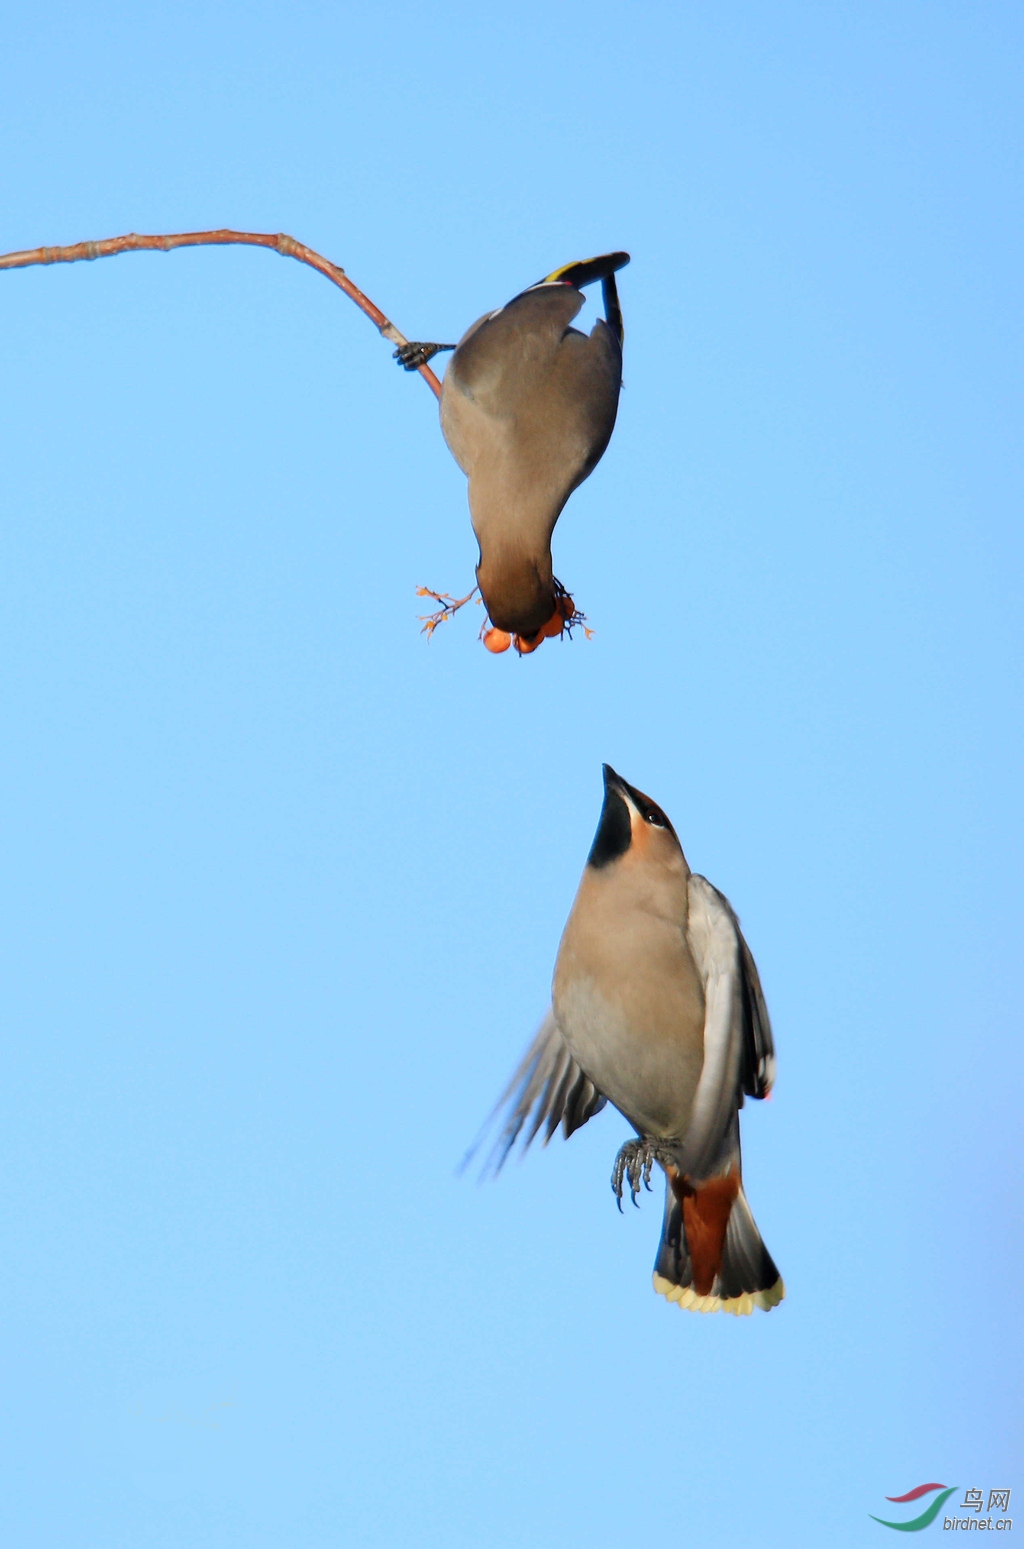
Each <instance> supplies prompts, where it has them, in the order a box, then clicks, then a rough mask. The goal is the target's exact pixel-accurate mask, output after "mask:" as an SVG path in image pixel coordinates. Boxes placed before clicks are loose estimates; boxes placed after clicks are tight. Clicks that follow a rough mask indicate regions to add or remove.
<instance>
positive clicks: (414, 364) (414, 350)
mask: <svg viewBox="0 0 1024 1549" xmlns="http://www.w3.org/2000/svg"><path fill="white" fill-rule="evenodd" d="M454 348H455V345H454V344H421V343H418V342H416V341H415V340H411V341H410V342H409V343H408V344H400V345H399V346H398V348H397V350H396V351H395V359H396V360H397V361H398V364H399V365H400V366H404V367H405V369H406V371H418V370H419V369H420V367H421V366H425V365H426V364H427V361H428V360H433V358H434V356H435V355H438V354H440V353H441V351H442V350H453V349H454Z"/></svg>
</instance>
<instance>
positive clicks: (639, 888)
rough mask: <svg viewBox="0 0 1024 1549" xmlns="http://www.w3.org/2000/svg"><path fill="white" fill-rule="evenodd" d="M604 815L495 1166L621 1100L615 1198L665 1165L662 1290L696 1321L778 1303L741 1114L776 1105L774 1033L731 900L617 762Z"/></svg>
mask: <svg viewBox="0 0 1024 1549" xmlns="http://www.w3.org/2000/svg"><path fill="white" fill-rule="evenodd" d="M604 787H605V793H604V806H603V809H602V812H601V820H600V823H599V824H598V829H597V834H596V836H595V838H594V843H593V847H592V849H591V851H590V855H589V857H588V860H587V864H586V867H585V868H584V872H583V877H582V880H581V882H580V885H579V890H578V892H577V894H576V900H575V903H574V904H573V907H572V912H571V913H570V915H569V919H568V922H567V924H566V927H565V931H564V933H563V935H562V942H561V946H560V947H559V950H558V959H557V962H556V964H555V974H554V984H553V989H552V1004H551V1010H550V1011H549V1013H548V1015H547V1017H546V1019H545V1021H544V1022H543V1024H542V1026H541V1029H540V1031H539V1033H538V1034H537V1037H536V1039H535V1040H534V1043H533V1045H532V1047H531V1048H530V1050H529V1051H528V1053H527V1055H526V1058H525V1059H524V1060H523V1062H522V1064H521V1065H520V1067H519V1069H518V1070H517V1071H516V1073H515V1075H514V1076H513V1078H512V1081H511V1082H510V1084H509V1086H508V1088H507V1090H506V1091H505V1093H504V1095H503V1097H502V1098H501V1101H500V1102H499V1105H498V1107H499V1109H501V1108H503V1107H505V1105H507V1109H506V1120H505V1124H504V1128H503V1131H502V1134H501V1136H500V1139H499V1141H498V1146H497V1148H496V1152H495V1162H496V1167H497V1168H500V1166H501V1164H502V1162H504V1160H505V1158H506V1156H507V1155H508V1153H509V1151H510V1150H511V1148H512V1146H513V1145H514V1144H515V1141H516V1139H517V1138H518V1136H519V1134H520V1132H521V1131H522V1129H523V1127H524V1126H526V1125H528V1126H529V1127H528V1129H527V1133H526V1142H525V1143H526V1145H529V1144H530V1142H531V1141H532V1140H533V1139H534V1137H535V1136H536V1135H537V1134H538V1132H539V1131H540V1130H541V1129H543V1130H544V1131H545V1134H544V1143H545V1144H547V1141H548V1140H550V1139H551V1136H552V1135H553V1134H554V1132H555V1130H556V1129H557V1128H558V1126H559V1124H561V1125H562V1128H563V1130H564V1132H565V1136H566V1138H568V1137H569V1136H570V1135H571V1134H572V1133H573V1131H574V1130H576V1129H579V1128H580V1126H581V1125H583V1124H585V1123H586V1122H587V1120H588V1119H589V1118H591V1117H592V1116H593V1115H594V1114H595V1113H597V1112H599V1110H600V1109H601V1108H603V1107H604V1105H605V1102H606V1101H609V1102H611V1103H612V1104H613V1105H614V1106H615V1107H616V1108H617V1109H618V1110H619V1112H620V1113H621V1114H623V1116H624V1117H625V1118H626V1119H628V1121H629V1123H630V1124H632V1126H633V1128H634V1129H635V1130H636V1132H637V1136H638V1137H639V1138H638V1139H636V1140H630V1141H627V1142H626V1144H625V1145H624V1146H623V1147H622V1149H621V1150H620V1151H619V1154H618V1156H617V1157H616V1160H615V1168H614V1171H613V1173H612V1188H613V1190H614V1192H615V1195H616V1197H617V1199H618V1201H619V1208H620V1209H621V1202H622V1191H623V1183H624V1182H625V1183H627V1184H628V1186H629V1190H630V1194H631V1196H632V1199H633V1203H634V1204H635V1203H636V1199H637V1195H638V1194H639V1191H640V1185H641V1182H643V1183H644V1184H646V1185H647V1186H648V1187H649V1186H650V1175H651V1169H652V1166H653V1165H654V1163H657V1164H658V1165H659V1167H661V1169H662V1170H663V1172H664V1173H665V1179H666V1185H665V1218H664V1226H663V1230H662V1236H661V1242H660V1244H659V1247H658V1256H657V1259H656V1261H655V1266H654V1288H655V1290H656V1291H658V1292H660V1293H661V1295H662V1296H666V1297H667V1298H668V1299H669V1301H673V1302H678V1303H679V1304H680V1306H682V1307H689V1308H692V1309H694V1310H695V1311H697V1312H719V1311H721V1312H732V1313H749V1312H752V1311H753V1309H754V1308H755V1307H763V1308H765V1309H766V1310H767V1309H769V1308H771V1307H774V1306H776V1305H777V1304H778V1303H779V1302H780V1301H781V1300H782V1297H783V1294H784V1288H783V1284H782V1280H781V1278H780V1275H779V1272H778V1270H777V1269H776V1267H775V1264H774V1262H773V1260H772V1257H771V1255H770V1254H769V1252H768V1250H767V1248H766V1247H765V1245H764V1243H763V1242H762V1241H761V1236H760V1233H759V1232H758V1229H757V1227H756V1225H755V1224H754V1218H753V1216H752V1215H751V1212H750V1206H749V1205H748V1204H747V1197H746V1195H745V1194H744V1192H743V1180H742V1176H741V1168H740V1127H739V1110H740V1109H741V1108H742V1106H743V1099H744V1096H745V1095H746V1096H749V1097H767V1095H768V1093H769V1091H770V1090H771V1085H772V1081H773V1078H774V1072H775V1056H774V1050H773V1045H772V1033H771V1026H770V1024H769V1021H768V1012H767V1009H766V1007H765V1003H764V996H763V994H762V992H761V984H760V981H759V979H758V975H757V969H756V968H755V966H754V960H753V958H752V957H751V955H750V949H749V947H748V946H747V943H746V942H745V941H744V939H743V935H742V933H741V931H740V927H739V922H738V920H737V918H736V916H735V914H734V913H733V911H732V908H731V906H730V904H729V902H728V900H727V899H726V898H724V897H723V895H722V894H721V893H719V892H718V890H717V889H716V888H714V887H712V886H711V883H710V882H708V881H707V880H706V879H705V878H704V877H701V876H698V875H696V874H695V873H694V872H691V870H690V868H689V866H688V865H687V863H686V857H685V856H684V855H683V851H682V847H681V846H680V843H679V840H678V839H677V837H676V833H675V830H674V829H673V827H672V824H671V823H670V822H669V820H668V818H667V817H666V816H665V814H664V812H662V810H661V808H660V807H658V806H656V805H655V803H654V802H653V801H651V800H650V798H649V797H647V796H644V795H643V793H642V792H640V791H638V790H635V789H634V788H633V786H631V785H627V784H626V782H625V780H622V779H620V777H619V776H618V775H617V774H616V773H615V771H614V770H613V769H611V768H609V766H608V765H607V764H606V765H605V767H604Z"/></svg>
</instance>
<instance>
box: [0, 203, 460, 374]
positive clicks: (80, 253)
mask: <svg viewBox="0 0 1024 1549" xmlns="http://www.w3.org/2000/svg"><path fill="white" fill-rule="evenodd" d="M230 243H242V244H244V245H245V246H246V247H270V248H273V249H274V251H275V253H280V254H281V255H282V256H283V257H284V258H297V259H298V260H299V262H300V263H303V264H308V265H309V267H310V268H311V269H315V270H316V271H317V273H318V274H323V275H325V276H326V277H327V279H329V280H333V282H334V284H335V285H337V286H339V287H340V288H341V289H342V290H343V291H344V292H345V294H346V296H348V297H349V298H350V300H352V301H354V302H355V304H356V306H357V307H359V308H360V310H361V311H363V312H365V313H366V315H367V317H368V318H369V319H370V321H371V322H372V323H374V324H375V325H376V327H377V329H378V330H379V332H380V333H381V334H383V336H384V338H385V339H388V340H390V342H391V343H392V344H395V345H399V344H407V343H408V342H409V341H408V340H407V339H406V337H405V335H404V334H401V333H399V331H398V329H397V328H396V327H395V325H394V323H392V322H391V321H390V319H388V318H386V317H385V316H384V313H383V312H382V311H381V310H380V308H379V307H376V306H374V304H373V302H372V301H371V300H370V298H369V296H364V295H363V293H362V291H361V290H360V289H359V287H358V286H357V285H353V283H352V281H351V280H350V279H349V277H348V275H347V274H346V273H345V271H344V269H342V268H340V267H339V266H338V265H337V264H332V263H331V261H330V259H329V258H323V257H321V255H320V254H319V253H314V251H313V249H312V248H311V247H306V246H305V245H304V244H303V243H302V242H296V240H295V238H294V237H289V236H286V235H285V233H284V232H283V231H279V232H274V233H267V232H260V231H228V230H221V231H179V232H175V233H173V234H172V235H170V236H164V237H144V236H140V235H139V233H138V232H135V231H130V232H129V233H128V234H127V236H124V237H107V238H106V239H105V240H104V241H102V242H76V243H74V245H73V246H71V247H34V248H29V249H27V250H26V251H25V252H22V253H4V254H2V255H0V269H26V268H28V266H29V265H30V264H73V263H76V262H77V261H78V260H79V259H82V258H87V259H92V258H111V257H113V256H114V255H115V254H117V253H148V252H160V253H168V252H170V250H171V248H174V247H224V246H227V245H228V244H230ZM418 370H419V373H420V376H421V377H422V378H423V380H424V381H425V382H426V384H427V386H428V387H429V388H430V390H431V392H433V393H434V394H435V395H436V396H437V397H438V398H440V396H441V384H440V382H439V381H438V379H437V377H436V376H435V375H434V373H433V372H432V371H431V369H430V367H429V366H420V367H418Z"/></svg>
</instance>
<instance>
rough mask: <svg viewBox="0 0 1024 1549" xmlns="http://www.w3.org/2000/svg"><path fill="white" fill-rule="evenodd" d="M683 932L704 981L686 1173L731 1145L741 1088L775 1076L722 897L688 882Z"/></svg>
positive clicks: (744, 949) (755, 981)
mask: <svg viewBox="0 0 1024 1549" xmlns="http://www.w3.org/2000/svg"><path fill="white" fill-rule="evenodd" d="M688 891H689V914H688V919H687V927H686V935H687V942H688V944H689V947H690V951H691V953H692V955H693V959H694V962H695V963H696V964H697V969H698V972H699V973H700V976H701V979H702V981H703V984H704V1000H705V1014H704V1065H703V1068H702V1070H701V1076H700V1081H699V1082H698V1084H697V1091H696V1094H695V1096H694V1099H693V1108H692V1111H691V1115H690V1124H689V1127H688V1129H687V1132H686V1138H685V1160H684V1163H683V1166H684V1170H685V1171H686V1173H687V1174H688V1175H689V1176H690V1177H692V1178H695V1179H699V1178H702V1177H707V1176H708V1175H709V1174H710V1173H711V1172H713V1170H714V1169H715V1168H716V1167H717V1166H718V1165H719V1164H720V1161H721V1158H722V1156H723V1153H724V1151H725V1150H727V1149H728V1148H729V1146H730V1134H731V1133H732V1127H733V1118H734V1115H735V1114H736V1112H737V1110H738V1109H739V1108H741V1107H742V1106H743V1094H744V1093H745V1092H746V1093H749V1094H750V1096H752V1097H766V1096H767V1094H768V1092H769V1091H770V1090H771V1085H772V1081H773V1079H774V1075H775V1054H774V1049H773V1045H772V1032H771V1024H770V1022H769V1021H768V1010H767V1007H766V1006H765V1003H764V995H763V993H762V991H761V982H760V980H759V978H758V975H757V969H756V967H755V966H754V959H753V957H752V956H751V954H750V948H749V947H748V946H747V944H746V942H745V941H744V939H743V934H742V932H741V930H740V927H739V921H738V920H737V918H736V916H735V914H734V913H733V911H732V907H731V906H730V904H729V901H728V899H727V898H725V897H724V896H723V894H721V893H720V892H719V891H718V889H717V888H714V887H712V885H711V883H710V882H708V880H707V879H706V878H705V877H701V876H698V875H697V874H696V873H694V874H693V875H692V876H691V877H690V881H689V888H688Z"/></svg>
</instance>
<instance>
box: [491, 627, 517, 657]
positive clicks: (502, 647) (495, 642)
mask: <svg viewBox="0 0 1024 1549" xmlns="http://www.w3.org/2000/svg"><path fill="white" fill-rule="evenodd" d="M511 644H512V636H511V635H509V634H506V633H505V631H504V630H503V629H489V630H488V631H487V633H486V634H485V635H484V645H485V646H486V647H487V649H488V650H489V651H493V652H494V654H495V656H497V655H498V654H499V653H500V652H501V651H507V650H508V648H509V646H510V645H511Z"/></svg>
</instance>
